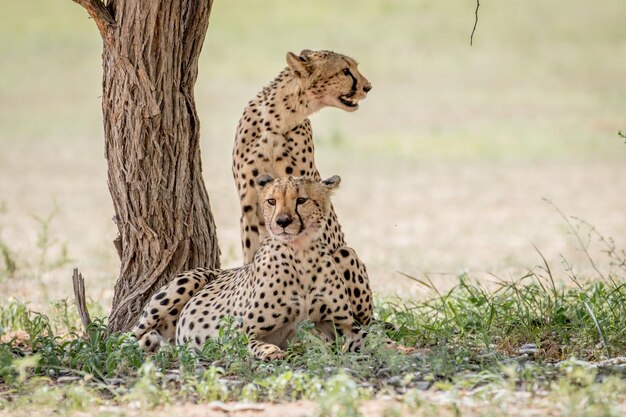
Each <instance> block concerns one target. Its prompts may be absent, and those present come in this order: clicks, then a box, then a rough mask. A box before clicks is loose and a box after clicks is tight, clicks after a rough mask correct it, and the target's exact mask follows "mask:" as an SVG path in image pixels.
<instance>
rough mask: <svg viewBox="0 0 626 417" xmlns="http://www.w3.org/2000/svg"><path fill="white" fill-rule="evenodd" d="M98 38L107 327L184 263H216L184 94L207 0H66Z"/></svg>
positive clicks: (190, 99) (191, 105)
mask: <svg viewBox="0 0 626 417" xmlns="http://www.w3.org/2000/svg"><path fill="white" fill-rule="evenodd" d="M74 1H75V2H76V3H78V4H80V5H82V6H83V7H84V8H85V9H86V10H87V12H88V13H89V15H90V16H91V17H92V18H93V20H94V21H95V23H96V25H97V26H98V30H99V31H100V34H101V35H102V39H103V54H102V61H103V96H102V97H103V98H102V112H103V118H104V136H105V157H106V159H107V164H108V185H109V190H110V192H111V197H112V198H113V205H114V207H115V217H114V221H115V222H116V224H117V227H118V230H119V236H118V237H117V239H116V240H115V242H114V243H115V246H116V249H117V250H118V254H119V255H120V259H121V268H120V275H119V278H118V280H117V283H116V284H115V293H114V297H113V308H112V311H111V315H110V316H109V330H110V331H126V330H129V328H130V327H131V326H132V325H133V324H134V322H135V321H136V320H137V318H138V314H139V313H140V311H141V308H142V307H143V305H144V304H145V302H146V301H147V300H148V299H149V298H150V296H151V295H152V294H153V293H154V291H155V290H156V289H158V288H159V287H160V286H161V285H163V284H165V283H166V282H168V281H169V280H170V279H171V278H172V277H173V276H174V275H175V274H176V273H178V272H180V271H183V270H185V269H190V268H194V267H199V266H204V267H211V268H217V267H219V248H218V244H217V238H216V233H215V224H214V221H213V216H212V214H211V207H210V205H209V198H208V194H207V192H206V188H205V186H204V182H203V180H202V167H201V161H200V146H199V129H200V125H199V120H198V114H197V112H196V106H195V102H194V92H193V88H194V84H195V82H196V78H197V75H198V57H199V55H200V51H201V49H202V44H203V41H204V37H205V34H206V31H207V28H208V23H209V15H210V12H211V5H212V0H160V1H145V0H108V1H107V2H106V3H104V2H102V1H100V0H74Z"/></svg>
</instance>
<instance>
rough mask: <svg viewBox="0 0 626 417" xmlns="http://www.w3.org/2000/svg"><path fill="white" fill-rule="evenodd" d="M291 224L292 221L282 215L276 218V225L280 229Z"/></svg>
mask: <svg viewBox="0 0 626 417" xmlns="http://www.w3.org/2000/svg"><path fill="white" fill-rule="evenodd" d="M291 223H293V220H292V219H291V217H290V216H287V215H282V216H278V217H277V218H276V224H277V225H279V226H280V227H283V228H285V227H287V226H289V225H290V224H291Z"/></svg>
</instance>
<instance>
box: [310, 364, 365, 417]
mask: <svg viewBox="0 0 626 417" xmlns="http://www.w3.org/2000/svg"><path fill="white" fill-rule="evenodd" d="M318 406H319V414H318V416H319V417H359V416H360V415H361V413H359V390H358V388H357V385H356V382H355V381H354V380H353V379H352V378H350V377H349V376H348V375H346V374H343V373H340V374H337V375H334V376H332V377H331V378H329V379H328V381H326V383H325V384H324V395H323V396H321V397H320V399H319V400H318Z"/></svg>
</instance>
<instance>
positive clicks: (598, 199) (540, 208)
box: [0, 139, 626, 305]
mask: <svg viewBox="0 0 626 417" xmlns="http://www.w3.org/2000/svg"><path fill="white" fill-rule="evenodd" d="M210 145H211V144H206V145H205V146H207V147H209V146H210ZM217 148H218V149H210V151H209V149H204V156H205V179H206V182H207V185H208V188H209V192H210V197H211V204H212V207H213V210H214V213H215V216H216V221H217V225H218V234H219V240H220V245H221V249H222V254H223V261H224V262H223V263H224V265H225V266H235V265H238V264H239V263H240V262H241V261H240V252H239V240H238V239H239V229H238V227H239V226H238V215H237V214H236V213H237V212H238V207H237V204H238V202H237V198H236V195H235V191H234V186H233V183H232V179H231V177H230V172H229V163H230V161H229V160H226V159H225V158H222V157H221V155H222V154H227V153H228V145H224V144H222V145H218V146H217ZM51 154H54V155H55V157H54V158H51V157H50V155H51ZM318 160H319V161H320V163H319V165H320V170H321V171H322V173H323V174H324V175H332V174H339V175H341V176H342V179H343V182H342V187H341V189H340V190H339V191H338V192H337V193H336V196H335V200H334V201H335V205H336V208H337V211H338V213H339V216H340V220H341V222H342V224H343V228H344V231H345V233H346V236H347V239H348V241H349V243H350V244H351V245H352V246H354V247H355V248H356V249H357V251H358V253H359V255H360V257H361V258H362V259H363V260H364V261H365V262H366V264H367V266H368V268H369V273H370V276H371V281H372V285H373V287H374V289H375V291H377V292H378V293H384V294H402V295H403V296H411V297H420V296H423V294H424V291H425V290H424V288H422V287H420V286H419V285H417V284H416V283H414V282H413V281H411V280H408V279H407V278H405V277H403V276H402V275H401V274H399V272H402V273H406V274H409V275H413V276H417V277H423V276H424V274H428V275H429V276H430V277H431V279H432V280H433V281H434V282H435V283H437V284H438V285H441V286H446V285H451V284H453V283H454V282H456V278H455V277H456V275H458V274H459V273H461V272H463V271H468V272H469V273H470V274H471V275H472V276H476V277H478V278H484V279H487V280H493V277H491V276H490V274H494V275H496V276H498V277H502V278H515V277H519V276H520V274H522V273H523V272H524V271H525V270H527V269H528V268H532V267H534V266H536V265H538V264H539V263H540V262H541V259H540V257H539V255H538V254H537V253H536V252H535V250H534V248H533V244H534V245H536V246H537V248H538V249H539V250H540V251H541V252H542V253H543V254H544V256H545V257H546V258H547V259H548V260H549V261H550V262H551V264H552V266H553V269H554V270H555V271H556V272H557V274H558V275H559V276H561V277H565V273H564V272H563V268H562V261H561V258H560V256H561V255H563V256H564V257H565V258H566V259H567V260H568V261H569V262H570V263H572V264H574V265H575V267H576V270H577V271H580V272H581V273H589V272H590V267H589V265H588V263H587V262H586V261H585V256H584V254H583V253H582V252H581V251H580V250H578V249H577V246H576V241H575V239H574V238H573V236H571V234H569V232H568V230H567V227H566V223H565V221H564V220H563V219H562V218H561V217H560V215H559V214H558V213H557V211H556V210H555V209H554V208H553V207H552V206H551V205H550V204H548V203H546V202H545V201H544V200H543V199H544V198H546V199H549V200H551V201H552V202H553V203H554V204H556V205H557V206H558V207H559V208H560V209H561V210H563V211H564V212H565V213H567V214H568V215H575V216H577V217H580V218H582V219H585V220H587V221H588V222H590V223H592V224H594V225H595V226H596V227H597V229H598V230H599V231H600V232H601V233H602V234H603V235H604V236H606V237H613V238H615V241H616V244H617V246H618V247H621V248H625V247H626V218H625V216H624V214H623V208H624V207H626V176H624V175H623V172H624V165H623V161H622V160H620V159H615V160H613V161H611V160H606V159H605V160H601V161H593V160H587V161H567V160H564V161H558V162H519V163H504V162H493V163H489V162H472V161H448V162H445V161H439V162H433V163H430V162H426V161H422V162H417V161H411V160H400V161H398V160H394V159H391V158H388V157H382V158H381V157H376V156H372V155H368V154H358V153H357V154H354V153H353V154H352V155H348V154H347V153H346V152H345V151H343V150H341V149H339V150H338V149H333V148H331V147H327V146H322V147H320V149H319V152H318ZM0 164H1V166H2V171H3V172H5V173H12V175H2V176H0V189H1V190H2V196H1V199H0V201H4V205H5V210H4V214H0V238H1V239H2V241H4V242H6V243H7V245H8V246H9V248H10V249H11V251H12V252H13V253H14V255H15V257H16V259H17V261H18V267H19V266H20V265H21V266H24V265H25V264H27V263H31V264H32V263H36V262H35V261H36V259H33V258H37V257H38V256H39V255H38V254H39V251H38V250H37V248H36V242H37V239H38V232H39V231H40V225H39V223H38V221H37V220H36V219H35V217H34V216H40V217H45V216H47V215H48V214H50V213H51V212H52V211H53V207H55V206H56V207H57V211H56V215H55V217H54V218H53V220H52V222H51V224H50V233H49V234H50V237H51V238H52V239H53V241H54V242H53V243H55V248H58V247H60V245H61V244H63V243H64V244H66V245H67V248H68V253H69V256H70V257H71V258H72V262H70V263H68V264H67V265H65V266H64V267H63V268H57V269H53V270H51V271H48V270H46V271H43V272H42V273H41V274H40V278H41V279H40V280H27V281H24V280H8V281H6V282H4V283H2V284H0V288H1V289H2V291H3V292H4V293H5V294H10V295H12V296H16V297H21V298H25V299H28V300H32V301H34V302H37V301H40V300H42V298H43V297H45V298H47V297H49V298H53V299H55V298H64V297H67V296H68V295H69V294H70V291H69V289H70V282H71V281H70V276H71V268H72V267H73V266H78V267H79V268H80V269H81V271H82V272H83V273H84V275H85V277H86V280H87V287H88V292H89V294H90V296H91V297H93V298H94V299H96V300H99V301H100V302H102V303H104V304H105V305H106V304H107V303H109V302H110V299H111V296H112V294H111V288H112V286H113V282H114V279H115V275H116V270H117V259H116V254H115V251H114V249H113V246H112V245H111V244H110V242H111V241H112V239H113V238H114V237H115V228H114V225H113V223H112V221H111V217H112V215H113V209H112V205H111V202H110V197H109V195H108V191H107V188H106V175H105V161H104V159H103V158H102V154H101V149H100V146H98V144H96V141H95V140H92V139H91V140H88V139H84V140H82V139H77V140H74V141H71V140H70V141H68V140H67V139H64V140H58V141H55V140H48V141H46V142H42V143H39V144H37V146H36V147H33V146H32V143H30V144H24V143H15V142H13V143H9V144H7V145H6V146H4V147H3V153H2V154H1V155H0ZM584 236H586V234H584ZM600 249H601V247H600V246H599V245H598V244H593V245H592V246H591V251H592V253H593V256H594V258H595V259H596V261H597V262H598V264H599V265H600V266H601V267H603V268H606V267H607V266H608V258H606V257H605V256H604V255H603V254H602V253H601V251H600ZM54 250H55V249H54V248H53V249H52V250H51V251H50V254H49V255H48V258H49V259H51V260H53V259H54V258H55V253H54ZM24 269H27V268H24ZM31 269H32V268H31ZM35 269H36V268H35Z"/></svg>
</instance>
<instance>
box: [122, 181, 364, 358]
mask: <svg viewBox="0 0 626 417" xmlns="http://www.w3.org/2000/svg"><path fill="white" fill-rule="evenodd" d="M339 182H340V178H339V177H337V176H334V177H331V178H329V179H328V180H325V181H321V182H320V181H316V180H312V179H308V178H293V177H284V178H278V179H273V178H272V177H270V176H269V175H261V176H259V177H258V178H257V191H258V193H257V194H258V196H259V203H260V207H261V213H262V215H263V218H264V220H265V224H266V225H267V227H268V232H269V233H268V235H267V236H266V237H265V239H264V240H263V242H262V243H261V246H260V248H259V250H258V251H257V252H256V254H255V256H254V259H253V261H252V263H250V264H247V265H245V266H243V267H240V268H235V269H230V270H224V271H218V270H208V269H205V268H199V269H194V270H191V271H188V272H184V273H182V274H180V275H179V276H178V277H176V278H175V279H174V280H172V281H171V282H170V283H169V284H167V285H165V286H164V287H163V288H161V289H160V290H159V291H158V292H157V293H156V294H155V295H154V296H153V297H152V299H151V300H150V302H149V303H148V305H147V306H146V307H145V308H144V311H143V314H142V316H141V318H140V320H139V323H138V324H137V325H136V326H135V328H134V329H133V332H134V334H135V336H136V337H137V339H138V340H139V342H140V344H141V345H142V346H143V347H144V348H146V349H147V350H154V349H156V347H158V345H159V344H160V342H161V341H162V340H163V339H165V340H166V341H168V342H171V341H173V340H174V337H175V340H176V343H177V344H183V343H188V344H189V345H190V346H191V347H196V348H201V347H202V346H203V344H204V343H205V341H206V340H207V339H208V338H209V337H216V336H217V335H218V334H219V328H220V325H221V324H222V323H221V321H222V320H223V319H224V318H225V317H235V318H237V319H239V323H240V326H241V329H242V330H243V332H244V333H245V334H246V335H247V336H248V338H249V349H250V352H251V353H252V355H253V356H254V357H256V358H259V359H277V358H282V357H283V355H284V351H283V349H284V348H285V347H286V345H287V343H288V342H289V341H290V340H291V339H292V338H293V337H294V336H295V329H296V326H297V325H298V324H299V323H301V322H303V321H305V320H308V321H310V322H311V323H313V324H314V325H315V329H316V331H317V332H318V333H319V334H320V335H321V336H322V337H323V338H325V339H327V340H334V339H335V337H336V335H340V336H343V337H345V340H346V348H347V349H348V350H350V351H355V350H357V349H359V348H360V347H361V346H362V345H363V340H364V337H365V332H364V331H363V330H361V329H360V328H358V326H356V323H355V321H354V318H353V312H352V309H353V305H352V304H351V300H350V296H349V289H348V287H347V286H346V285H345V282H344V279H343V277H342V276H340V274H339V272H338V268H337V265H336V263H335V261H334V259H333V255H332V254H331V252H330V250H329V248H328V245H327V244H326V239H325V238H324V237H323V230H324V227H325V225H326V224H327V222H328V219H329V218H330V214H331V212H332V209H331V205H330V194H331V192H332V191H333V190H334V189H335V188H337V186H338V185H339ZM342 250H343V249H339V251H342ZM345 250H346V251H347V252H350V250H349V249H345ZM366 301H367V302H368V303H369V302H371V300H370V299H369V298H367V299H366ZM174 329H175V335H174Z"/></svg>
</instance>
